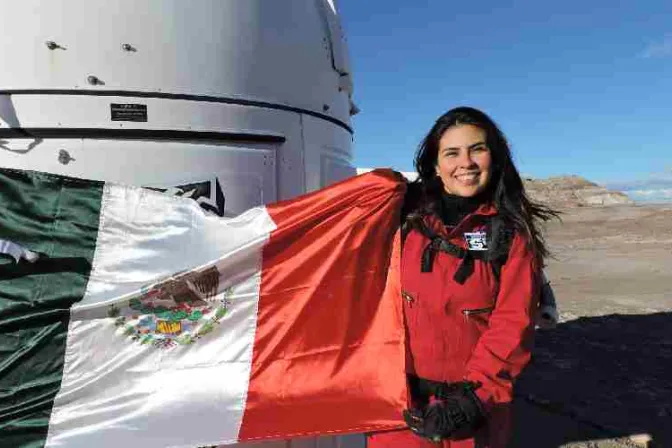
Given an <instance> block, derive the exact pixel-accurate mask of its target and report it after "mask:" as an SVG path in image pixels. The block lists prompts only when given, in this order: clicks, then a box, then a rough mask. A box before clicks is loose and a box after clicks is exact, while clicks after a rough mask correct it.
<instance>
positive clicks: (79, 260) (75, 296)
mask: <svg viewBox="0 0 672 448" xmlns="http://www.w3.org/2000/svg"><path fill="white" fill-rule="evenodd" d="M103 185H104V183H103V182H95V181H84V180H80V179H72V178H67V177H62V176H52V175H49V174H44V173H36V172H30V171H17V170H7V169H0V240H6V241H9V242H11V243H14V244H18V245H19V246H22V247H23V248H25V249H28V250H30V251H34V252H37V253H38V254H40V258H39V259H38V260H37V261H36V262H34V263H30V262H28V261H26V260H21V261H20V262H19V263H16V262H15V260H14V259H13V258H11V257H9V256H2V255H0V446H3V447H5V446H7V447H10V446H11V447H24V446H25V447H33V446H35V447H38V446H43V445H44V441H45V439H46V436H47V431H48V428H49V415H50V413H51V409H52V406H53V403H54V398H55V397H56V394H57V392H58V390H59V388H60V385H61V376H62V373H63V364H64V356H65V348H66V335H67V332H68V323H69V319H70V307H71V306H72V304H74V303H75V302H77V301H79V300H81V299H82V297H83V296H84V292H85V291H86V285H87V281H88V276H89V271H90V269H91V262H92V260H93V255H94V251H95V248H96V237H97V233H98V220H99V215H100V208H101V197H102V191H103Z"/></svg>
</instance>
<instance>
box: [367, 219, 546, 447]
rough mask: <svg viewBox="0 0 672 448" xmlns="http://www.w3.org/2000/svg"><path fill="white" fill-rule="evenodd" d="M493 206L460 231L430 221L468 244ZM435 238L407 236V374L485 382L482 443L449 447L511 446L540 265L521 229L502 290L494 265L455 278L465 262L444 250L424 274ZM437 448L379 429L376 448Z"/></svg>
mask: <svg viewBox="0 0 672 448" xmlns="http://www.w3.org/2000/svg"><path fill="white" fill-rule="evenodd" d="M494 214H496V210H495V209H494V208H493V207H492V206H481V207H480V208H479V209H478V210H476V211H475V212H474V213H472V214H470V215H468V216H467V217H465V218H464V219H463V220H462V222H460V223H459V224H458V225H457V226H456V227H454V228H452V229H451V228H446V227H445V226H444V225H443V224H442V223H441V222H440V221H439V220H438V219H432V220H428V221H427V225H429V226H431V228H432V229H433V230H434V232H435V233H438V234H441V235H442V236H444V237H447V238H449V239H450V241H451V242H452V243H453V244H456V245H458V246H461V247H463V248H467V243H466V240H465V238H464V236H463V234H464V233H465V232H474V231H482V230H484V227H485V224H486V221H487V218H486V217H487V216H491V215H494ZM427 244H429V239H428V238H427V237H425V236H423V235H422V234H421V233H419V232H418V231H416V230H412V231H411V232H410V233H409V234H408V236H407V237H406V241H405V243H404V247H403V253H402V259H401V284H402V289H403V292H404V294H403V296H404V299H405V300H404V311H405V318H406V329H407V334H408V347H409V350H408V352H407V368H406V369H407V372H408V373H411V374H415V375H417V376H419V377H421V378H426V379H431V380H435V381H448V382H454V381H461V380H469V381H473V382H478V383H480V384H481V385H482V386H481V387H480V388H479V389H477V391H476V393H477V395H478V396H479V398H480V399H481V401H482V402H483V403H484V405H485V408H486V410H487V411H488V413H489V414H490V415H489V419H488V421H489V423H488V427H487V428H485V429H484V430H483V431H481V432H480V433H479V434H478V435H477V436H476V440H474V439H469V440H464V441H459V442H458V441H444V442H443V447H446V448H448V447H450V448H458V447H459V448H467V447H469V448H471V447H490V448H500V447H502V448H503V447H505V446H506V443H507V440H508V438H509V432H510V418H509V414H510V409H509V403H510V402H511V400H512V396H513V391H512V387H513V381H514V380H515V378H516V377H517V376H518V375H519V374H520V372H521V370H522V369H523V368H524V367H525V365H526V364H527V363H528V361H529V360H530V351H531V342H532V336H533V334H534V324H533V316H534V314H535V311H536V307H537V301H538V294H537V291H538V279H539V275H538V272H539V271H538V270H537V269H536V263H535V262H534V257H533V255H532V253H531V252H530V251H529V250H527V248H526V244H525V240H524V239H523V238H522V237H521V236H520V235H518V234H516V235H515V236H514V238H513V241H512V243H511V248H510V251H509V256H508V260H507V261H506V263H505V264H504V266H503V267H502V270H501V274H500V286H499V294H498V296H497V297H496V298H495V294H496V280H495V276H494V274H493V271H492V267H491V266H490V265H489V264H488V263H486V262H484V261H481V260H475V261H474V270H473V273H472V274H471V275H470V276H469V277H468V278H467V280H466V282H465V283H464V284H463V285H460V284H458V283H457V282H455V281H454V280H453V275H454V274H455V271H456V270H457V268H458V266H459V265H460V263H461V262H462V260H461V259H459V258H457V257H455V256H452V255H449V254H447V253H445V252H438V253H437V254H436V257H435V258H434V263H433V269H432V271H431V272H421V255H422V252H423V250H424V248H425V247H426V246H427ZM385 446H389V447H402V446H403V447H414V446H416V447H421V446H427V447H433V448H436V446H437V445H435V444H431V443H429V442H425V441H423V440H422V439H420V438H418V437H417V436H415V435H413V434H411V433H410V431H401V432H399V431H397V432H392V433H385V434H379V435H375V436H373V437H371V438H370V439H369V447H385Z"/></svg>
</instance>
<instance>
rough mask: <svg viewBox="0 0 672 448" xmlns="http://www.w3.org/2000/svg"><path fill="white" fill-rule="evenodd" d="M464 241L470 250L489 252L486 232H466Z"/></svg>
mask: <svg viewBox="0 0 672 448" xmlns="http://www.w3.org/2000/svg"><path fill="white" fill-rule="evenodd" d="M464 239H465V240H466V241H467V247H468V248H469V250H488V239H487V234H486V232H465V234H464Z"/></svg>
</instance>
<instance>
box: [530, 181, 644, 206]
mask: <svg viewBox="0 0 672 448" xmlns="http://www.w3.org/2000/svg"><path fill="white" fill-rule="evenodd" d="M523 182H524V184H525V190H526V191H527V193H528V194H529V195H530V197H531V198H532V199H534V200H535V201H538V202H542V203H545V204H548V205H550V206H552V207H558V208H574V207H595V206H609V205H623V204H634V201H633V200H632V199H630V198H629V197H628V196H627V195H626V194H625V193H623V192H620V191H613V190H609V189H607V188H605V187H602V186H600V185H598V184H596V183H594V182H591V181H589V180H587V179H585V178H583V177H581V176H556V177H549V178H547V179H533V178H525V179H524V181H523Z"/></svg>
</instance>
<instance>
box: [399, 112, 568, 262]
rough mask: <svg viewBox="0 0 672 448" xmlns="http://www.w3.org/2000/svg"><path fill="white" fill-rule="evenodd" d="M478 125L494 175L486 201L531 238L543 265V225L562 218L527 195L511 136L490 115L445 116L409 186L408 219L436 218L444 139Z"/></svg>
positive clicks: (421, 151)
mask: <svg viewBox="0 0 672 448" xmlns="http://www.w3.org/2000/svg"><path fill="white" fill-rule="evenodd" d="M458 125H472V126H476V127H478V128H480V129H482V130H483V131H485V135H486V145H487V147H488V149H489V150H490V154H491V157H492V175H491V177H490V181H489V182H488V185H487V187H486V189H485V191H484V192H483V193H482V194H483V195H484V196H485V200H487V201H490V202H492V203H493V204H494V206H495V208H496V209H497V211H498V216H500V217H501V219H502V220H503V221H504V223H505V224H506V225H508V226H510V227H513V228H514V229H515V230H516V231H518V232H520V233H521V234H522V235H523V236H525V237H526V239H527V244H528V248H529V249H530V250H531V251H532V252H533V253H534V254H535V256H536V258H537V260H538V261H539V262H540V263H543V259H544V258H546V257H547V256H548V255H549V251H548V249H547V247H546V243H545V241H544V237H543V235H542V234H541V231H540V229H539V223H540V221H548V220H550V219H552V218H557V217H558V212H557V211H555V210H553V209H552V208H550V207H547V206H545V205H542V204H539V203H536V202H534V201H532V200H530V198H528V196H527V194H526V193H525V187H524V186H523V181H522V179H521V178H520V174H519V173H518V170H517V169H516V166H515V165H514V164H513V160H512V158H511V150H510V149H509V144H508V143H507V141H506V137H505V136H504V134H503V133H502V131H501V130H500V129H499V127H498V126H497V124H495V122H494V121H493V120H492V119H491V118H490V117H489V116H488V115H486V114H485V113H483V112H481V111H480V110H478V109H474V108H471V107H457V108H455V109H451V110H449V111H448V112H446V113H445V114H443V115H441V116H440V117H439V118H438V119H437V120H436V123H434V126H432V128H431V129H430V131H429V133H428V134H427V135H426V136H425V138H424V139H423V140H422V142H421V143H420V146H419V147H418V150H417V152H416V154H415V169H416V171H417V172H418V178H417V179H416V180H415V181H414V182H412V183H411V184H409V195H408V197H409V200H410V201H408V202H410V203H409V204H405V206H406V208H407V211H406V214H407V219H408V221H409V223H410V224H411V225H413V226H414V227H416V226H415V225H414V224H413V223H414V222H415V223H417V222H418V221H419V220H421V219H422V218H424V216H427V215H429V214H436V213H437V211H438V206H439V201H440V200H441V194H442V192H443V183H442V182H441V178H440V177H438V176H437V174H436V164H437V160H438V153H439V140H440V139H441V137H442V136H443V134H444V132H446V131H447V130H448V129H449V128H451V127H453V126H458Z"/></svg>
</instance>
